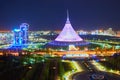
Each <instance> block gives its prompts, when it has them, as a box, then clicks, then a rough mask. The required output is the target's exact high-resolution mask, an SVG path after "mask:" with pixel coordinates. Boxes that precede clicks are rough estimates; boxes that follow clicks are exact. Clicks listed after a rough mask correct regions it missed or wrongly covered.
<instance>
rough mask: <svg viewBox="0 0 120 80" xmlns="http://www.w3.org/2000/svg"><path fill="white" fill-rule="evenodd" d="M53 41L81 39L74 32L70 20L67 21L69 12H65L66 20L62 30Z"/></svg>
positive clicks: (75, 40)
mask: <svg viewBox="0 0 120 80" xmlns="http://www.w3.org/2000/svg"><path fill="white" fill-rule="evenodd" d="M55 41H62V42H79V41H83V39H82V38H81V37H79V35H78V34H77V33H76V32H75V30H74V29H73V27H72V25H71V23H70V21H69V14H68V12H67V21H66V24H65V26H64V28H63V30H62V32H61V33H60V34H59V35H58V37H57V38H56V39H55Z"/></svg>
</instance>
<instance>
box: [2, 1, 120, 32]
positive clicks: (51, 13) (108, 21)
mask: <svg viewBox="0 0 120 80" xmlns="http://www.w3.org/2000/svg"><path fill="white" fill-rule="evenodd" d="M119 3H120V1H117V0H116V1H114V0H106V1H101V0H98V1H95V0H91V1H89V0H86V1H79V0H76V1H72V0H60V1H56V0H54V1H42V0H41V1H39V0H37V1H33V0H29V1H28V0H24V1H23V0H18V1H2V0H1V1H0V12H1V14H0V30H12V29H14V28H18V27H19V24H20V23H23V22H26V23H28V24H30V30H61V29H62V27H63V26H64V22H65V21H66V10H67V9H68V10H69V13H70V20H71V23H72V25H73V26H74V29H75V30H77V29H84V30H92V29H107V28H109V27H111V28H113V30H120V29H119V26H120V16H119V14H120V10H119V8H120V5H119Z"/></svg>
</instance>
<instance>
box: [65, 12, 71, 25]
mask: <svg viewBox="0 0 120 80" xmlns="http://www.w3.org/2000/svg"><path fill="white" fill-rule="evenodd" d="M66 23H67V24H69V23H70V20H69V11H68V10H67V21H66Z"/></svg>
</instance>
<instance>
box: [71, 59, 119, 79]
mask: <svg viewBox="0 0 120 80" xmlns="http://www.w3.org/2000/svg"><path fill="white" fill-rule="evenodd" d="M79 64H80V66H81V67H82V68H83V69H84V71H83V72H81V73H77V74H75V75H73V80H94V79H91V75H93V74H99V75H104V79H102V80H120V76H118V75H116V74H112V73H107V72H101V71H99V70H97V69H96V67H95V66H94V65H92V64H91V62H89V61H80V60H79Z"/></svg>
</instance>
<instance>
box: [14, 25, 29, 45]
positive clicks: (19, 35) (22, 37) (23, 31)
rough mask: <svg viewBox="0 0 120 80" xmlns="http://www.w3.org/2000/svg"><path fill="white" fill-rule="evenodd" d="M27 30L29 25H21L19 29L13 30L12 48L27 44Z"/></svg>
mask: <svg viewBox="0 0 120 80" xmlns="http://www.w3.org/2000/svg"><path fill="white" fill-rule="evenodd" d="M28 28H29V25H28V24H27V23H22V24H21V25H20V29H14V30H13V33H14V39H13V40H14V41H13V46H15V45H16V46H18V45H19V46H20V45H21V46H22V45H24V44H26V43H27V42H28Z"/></svg>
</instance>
